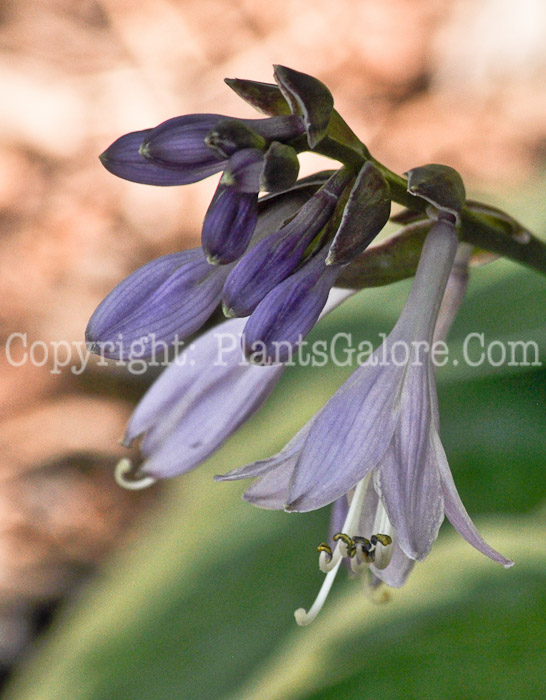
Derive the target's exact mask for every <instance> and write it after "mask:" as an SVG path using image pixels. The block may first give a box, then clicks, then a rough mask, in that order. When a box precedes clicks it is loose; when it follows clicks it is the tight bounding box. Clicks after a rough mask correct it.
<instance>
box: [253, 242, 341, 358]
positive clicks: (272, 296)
mask: <svg viewBox="0 0 546 700" xmlns="http://www.w3.org/2000/svg"><path fill="white" fill-rule="evenodd" d="M327 254H328V249H327V248H324V249H323V250H321V251H319V252H318V253H317V254H316V255H315V256H314V257H313V258H311V260H309V261H308V262H307V263H306V264H305V265H304V266H303V267H302V268H300V269H299V270H298V271H297V272H295V273H294V274H293V275H291V276H290V277H288V278H287V279H285V280H283V281H282V282H281V283H280V284H278V285H277V286H276V287H275V288H274V289H272V290H271V291H270V292H269V293H268V294H267V295H266V296H265V297H264V299H262V301H261V302H260V303H259V304H258V306H257V307H256V309H255V310H254V311H253V313H252V315H251V316H250V318H249V319H248V322H247V324H246V326H245V331H244V337H243V340H244V347H245V352H246V354H247V356H248V357H250V358H251V359H252V361H253V362H255V363H256V364H267V363H271V362H286V361H287V360H288V359H289V358H290V357H291V355H292V352H293V350H294V348H295V347H296V346H297V344H298V343H299V342H301V340H302V339H303V338H304V337H305V336H306V335H307V334H308V333H309V331H310V330H311V329H312V328H313V326H314V325H315V323H316V322H317V319H318V317H319V315H320V312H321V311H322V309H323V307H324V305H325V304H326V300H327V299H328V294H329V293H330V289H331V288H332V286H333V284H334V283H335V281H336V279H337V278H338V276H339V274H340V272H341V268H340V267H338V266H335V265H329V266H327V265H326V264H325V259H326V256H327Z"/></svg>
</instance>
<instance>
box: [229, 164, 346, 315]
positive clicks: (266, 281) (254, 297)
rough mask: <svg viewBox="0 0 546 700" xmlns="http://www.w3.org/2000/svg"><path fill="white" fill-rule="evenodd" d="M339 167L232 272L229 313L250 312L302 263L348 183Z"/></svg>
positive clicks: (343, 171) (243, 313) (344, 173)
mask: <svg viewBox="0 0 546 700" xmlns="http://www.w3.org/2000/svg"><path fill="white" fill-rule="evenodd" d="M349 181H350V175H349V174H348V172H347V170H344V169H343V170H340V171H338V172H336V173H334V175H333V176H332V177H331V178H330V179H329V180H328V182H327V183H325V184H324V185H323V187H321V188H320V190H319V191H318V192H316V193H315V194H314V195H313V196H312V197H311V199H310V200H309V201H308V202H307V203H306V204H304V205H303V206H302V207H301V209H300V210H299V211H298V213H297V214H296V215H295V216H294V218H293V219H291V220H290V221H288V222H287V223H285V224H284V225H283V226H282V227H281V228H280V229H278V230H277V231H275V232H274V233H272V234H270V235H269V236H267V237H266V238H265V239H264V240H263V241H260V242H259V243H258V244H257V245H256V246H254V248H252V250H251V251H249V252H248V253H247V255H245V256H244V257H243V258H242V260H240V261H239V262H238V263H237V265H236V266H235V267H234V268H233V270H232V271H231V272H230V274H229V276H228V278H227V280H226V285H225V287H224V293H223V306H224V309H225V313H226V315H228V316H248V315H249V314H251V313H252V312H253V311H254V309H255V308H256V306H257V305H258V304H259V302H260V301H261V300H262V299H263V298H264V297H265V295H266V294H267V293H268V292H270V291H271V290H272V289H273V288H274V287H275V286H276V285H278V284H279V283H280V282H282V281H283V280H284V279H286V278H287V277H289V276H290V275H291V274H292V273H293V272H294V271H295V269H296V268H297V267H298V265H300V263H301V261H302V259H303V256H304V253H305V251H306V250H307V248H308V246H309V245H310V244H311V242H312V241H313V239H314V238H315V237H316V236H317V234H318V233H319V232H320V230H321V229H322V228H323V227H324V226H325V225H326V224H327V223H328V221H329V219H330V218H331V216H332V214H333V213H334V209H335V207H336V204H337V201H338V197H339V195H340V194H341V193H342V191H343V189H344V187H345V186H346V185H347V184H348V183H349Z"/></svg>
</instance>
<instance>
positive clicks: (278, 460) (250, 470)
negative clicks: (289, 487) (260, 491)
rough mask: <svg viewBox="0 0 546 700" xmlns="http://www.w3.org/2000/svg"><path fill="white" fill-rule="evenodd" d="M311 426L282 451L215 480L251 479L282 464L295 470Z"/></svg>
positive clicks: (304, 429) (298, 434)
mask: <svg viewBox="0 0 546 700" xmlns="http://www.w3.org/2000/svg"><path fill="white" fill-rule="evenodd" d="M282 366H283V365H274V367H282ZM310 427H311V424H310V423H307V424H306V425H305V426H304V427H303V428H302V429H301V430H300V431H299V432H297V433H296V435H294V437H293V438H292V440H290V442H289V443H288V444H287V445H286V446H285V447H284V448H283V449H282V450H281V451H280V452H277V454H275V455H273V456H272V457H268V458H267V459H260V460H258V461H256V462H252V463H251V464H247V465H246V466H245V467H239V468H237V469H232V470H231V471H230V472H228V473H227V474H222V475H217V476H215V477H214V480H215V481H238V480H239V479H250V478H253V477H256V476H263V475H264V474H267V473H269V472H271V471H276V470H277V469H278V468H279V467H280V466H285V467H286V468H287V469H290V470H293V468H294V466H295V464H296V462H297V460H298V457H299V455H300V452H301V448H302V446H303V443H304V441H305V438H306V437H307V434H308V433H309V429H310ZM283 505H284V503H283Z"/></svg>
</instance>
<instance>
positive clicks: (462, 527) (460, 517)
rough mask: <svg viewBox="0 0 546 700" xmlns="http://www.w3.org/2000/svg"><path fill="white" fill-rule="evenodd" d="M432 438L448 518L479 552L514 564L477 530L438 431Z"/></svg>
mask: <svg viewBox="0 0 546 700" xmlns="http://www.w3.org/2000/svg"><path fill="white" fill-rule="evenodd" d="M432 439H433V445H434V450H435V456H436V464H437V468H438V471H439V474H440V480H441V484H442V491H443V494H444V509H445V514H446V516H447V518H448V520H449V521H450V523H451V524H452V525H453V527H454V528H455V529H456V530H457V531H458V533H459V534H460V535H461V536H462V537H464V539H465V540H466V541H467V542H468V543H470V544H471V545H472V546H473V547H475V548H476V549H477V550H478V551H479V552H481V553H482V554H485V556H486V557H489V558H490V559H492V560H493V561H496V562H498V563H499V564H502V565H503V566H504V568H505V569H509V568H510V567H511V566H513V565H514V562H513V561H511V560H510V559H506V558H505V557H503V556H502V554H499V552H497V551H496V550H494V549H493V548H492V547H490V546H489V545H488V544H487V542H485V540H484V539H483V538H482V537H481V535H480V533H479V532H478V531H477V530H476V527H475V525H474V523H473V522H472V520H471V519H470V516H469V515H468V513H467V511H466V508H465V507H464V505H463V502H462V501H461V497H460V496H459V493H458V491H457V487H456V486H455V482H454V481H453V476H452V474H451V469H450V468H449V464H448V461H447V457H446V455H445V452H444V448H443V446H442V443H441V441H440V436H439V435H438V434H437V433H436V431H434V433H433V436H432Z"/></svg>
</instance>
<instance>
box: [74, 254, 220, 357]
mask: <svg viewBox="0 0 546 700" xmlns="http://www.w3.org/2000/svg"><path fill="white" fill-rule="evenodd" d="M228 273H229V268H228V269H226V268H222V267H217V266H213V265H209V264H208V263H207V261H206V260H205V257H204V255H203V253H202V251H201V249H199V248H197V249H193V250H185V251H182V252H180V253H173V254H171V255H165V256H163V257H161V258H158V259H157V260H153V261H152V262H150V263H148V264H147V265H144V266H143V267H141V268H139V269H138V270H136V271H135V272H134V273H133V274H132V275H130V276H129V277H128V278H127V279H125V280H123V282H121V283H120V284H118V285H117V287H115V288H114V289H113V291H112V292H110V294H109V295H108V296H107V297H106V298H105V299H104V300H103V301H102V302H101V304H99V306H98V307H97V309H96V310H95V312H94V313H93V315H92V316H91V319H90V320H89V324H88V326H87V330H86V339H87V342H88V343H89V344H90V345H91V349H92V351H93V352H97V353H99V354H101V355H103V356H104V357H110V358H115V359H123V358H125V359H130V358H131V357H133V358H135V357H136V358H145V357H150V356H151V355H152V354H153V353H154V350H155V352H157V351H158V347H159V352H161V351H162V350H163V349H164V347H162V346H164V345H170V344H171V343H173V342H174V341H176V340H182V339H183V338H185V337H187V336H188V335H191V334H192V333H194V332H195V331H196V330H198V329H199V328H200V327H201V326H202V325H203V323H205V321H206V320H207V319H208V318H209V316H210V315H211V314H212V312H213V311H214V309H215V308H216V307H217V305H218V302H219V300H220V295H221V292H222V287H223V285H224V281H225V278H226V276H227V275H228Z"/></svg>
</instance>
